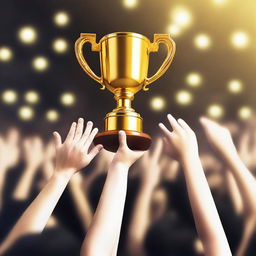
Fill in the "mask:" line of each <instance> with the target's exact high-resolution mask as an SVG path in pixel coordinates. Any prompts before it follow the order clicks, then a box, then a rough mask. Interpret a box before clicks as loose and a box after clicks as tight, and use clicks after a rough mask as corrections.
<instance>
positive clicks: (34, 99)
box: [24, 91, 40, 104]
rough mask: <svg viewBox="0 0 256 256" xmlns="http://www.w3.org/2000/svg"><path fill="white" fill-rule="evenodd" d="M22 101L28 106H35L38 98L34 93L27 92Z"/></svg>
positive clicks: (36, 93)
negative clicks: (28, 104)
mask: <svg viewBox="0 0 256 256" xmlns="http://www.w3.org/2000/svg"><path fill="white" fill-rule="evenodd" d="M24 99H25V101H26V102H28V103H30V104H35V103H38V102H39V100H40V96H39V94H38V92H36V91H27V92H26V93H25V95H24Z"/></svg>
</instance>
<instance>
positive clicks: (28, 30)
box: [18, 26, 37, 44]
mask: <svg viewBox="0 0 256 256" xmlns="http://www.w3.org/2000/svg"><path fill="white" fill-rule="evenodd" d="M18 38H19V39H20V41H21V42H22V43H24V44H33V43H35V42H36V40H37V32H36V29H35V28H34V27H32V26H25V27H22V28H20V29H19V31H18Z"/></svg>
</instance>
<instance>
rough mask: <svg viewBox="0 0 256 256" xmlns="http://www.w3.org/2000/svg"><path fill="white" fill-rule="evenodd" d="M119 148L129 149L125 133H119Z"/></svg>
mask: <svg viewBox="0 0 256 256" xmlns="http://www.w3.org/2000/svg"><path fill="white" fill-rule="evenodd" d="M118 136H119V147H127V143H126V133H125V131H119V133H118Z"/></svg>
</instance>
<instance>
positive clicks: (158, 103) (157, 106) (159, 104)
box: [150, 96, 166, 111]
mask: <svg viewBox="0 0 256 256" xmlns="http://www.w3.org/2000/svg"><path fill="white" fill-rule="evenodd" d="M150 106H151V108H152V109H153V110H155V111H161V110H163V109H164V108H165V106H166V102H165V99H164V98H163V97H159V96H158V97H154V98H152V99H151V101H150Z"/></svg>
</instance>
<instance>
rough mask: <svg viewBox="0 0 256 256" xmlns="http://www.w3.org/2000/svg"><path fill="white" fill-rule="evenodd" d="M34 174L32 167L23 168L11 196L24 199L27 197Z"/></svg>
mask: <svg viewBox="0 0 256 256" xmlns="http://www.w3.org/2000/svg"><path fill="white" fill-rule="evenodd" d="M34 176H35V170H34V169H33V168H31V167H27V168H25V170H24V171H23V174H22V176H21V178H20V180H19V182H18V184H17V187H16V188H15V190H14V192H13V198H14V199H15V200H25V199H27V198H28V196H29V192H30V189H31V186H32V182H33V179H34Z"/></svg>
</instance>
